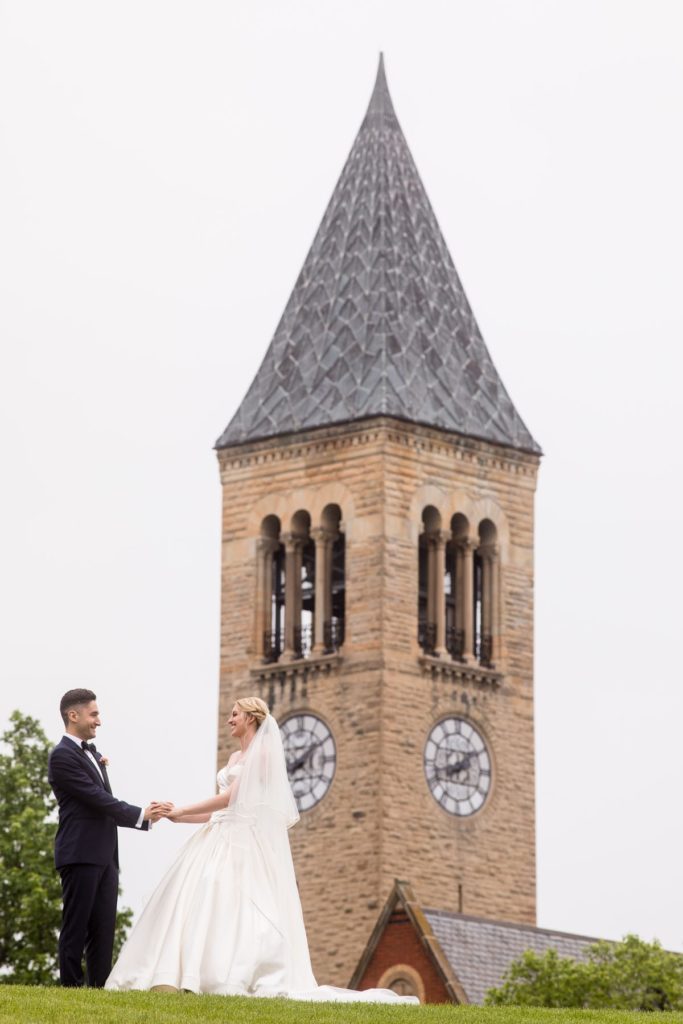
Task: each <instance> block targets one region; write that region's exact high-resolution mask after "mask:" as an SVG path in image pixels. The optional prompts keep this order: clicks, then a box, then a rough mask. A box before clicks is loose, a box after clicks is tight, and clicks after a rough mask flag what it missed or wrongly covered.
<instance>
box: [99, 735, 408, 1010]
mask: <svg viewBox="0 0 683 1024" xmlns="http://www.w3.org/2000/svg"><path fill="white" fill-rule="evenodd" d="M269 720H270V721H269ZM266 723H267V724H268V726H269V728H270V729H271V735H270V741H269V742H271V743H274V744H277V743H279V745H280V752H281V740H280V736H279V729H277V723H276V722H275V720H274V719H273V718H272V716H270V715H269V716H268V718H267V719H266V722H265V723H264V725H262V726H261V727H260V728H259V729H258V730H257V734H256V735H257V737H259V739H261V737H260V736H259V733H261V731H262V730H263V729H264V727H265V725H266ZM273 725H274V726H275V729H276V730H277V739H275V738H274V736H273V734H272V727H273ZM254 744H255V740H252V743H251V744H250V746H249V748H248V749H247V757H248V756H249V754H250V753H251V749H252V746H254ZM278 756H279V755H278ZM262 757H263V752H262V753H261V762H260V764H261V767H260V769H259V770H260V775H261V781H262V780H263V776H264V771H263V768H262V764H263V761H262ZM244 768H245V765H244V764H239V763H238V764H233V765H232V766H230V767H229V766H226V767H225V768H223V769H221V771H220V772H219V773H218V787H219V791H220V792H225V791H226V790H227V789H228V788H229V787H230V785H231V783H233V782H235V780H239V784H241V785H244V782H243V780H242V779H241V778H240V776H241V774H242V772H243V771H244ZM252 769H253V762H252ZM277 769H278V772H279V774H280V775H281V774H282V771H284V773H285V776H284V779H285V785H286V790H287V793H286V794H285V796H284V797H283V798H282V799H286V800H289V799H290V798H291V790H290V789H289V784H288V782H287V780H286V768H285V762H284V754H282V765H281V766H280V764H279V763H278V765H277ZM269 770H270V768H269ZM252 775H254V771H253V770H252ZM243 778H244V779H245V780H246V772H245V775H244V777H243ZM269 778H270V776H269ZM278 782H279V784H280V786H281V787H282V779H281V778H279V777H278ZM247 788H249V787H247ZM282 793H284V789H282ZM292 806H293V807H294V816H292V817H291V819H290V820H292V821H296V819H297V817H298V814H297V812H296V808H295V805H294V804H293V799H292ZM250 810H251V813H245V808H244V806H240V802H239V799H238V801H237V805H236V806H233V805H232V803H231V806H229V807H227V808H226V809H225V810H220V811H216V812H214V814H212V816H211V819H210V820H209V821H208V822H207V823H206V824H205V825H203V826H202V827H201V828H199V829H198V830H197V831H196V832H195V833H194V835H193V836H192V837H191V838H190V839H189V840H188V842H187V843H186V844H185V845H184V846H183V848H182V849H181V851H180V853H179V855H178V857H177V859H176V861H175V862H174V864H173V865H172V866H171V868H170V869H169V870H168V872H167V873H166V875H165V876H164V878H163V879H162V880H161V882H160V883H159V885H158V886H157V888H156V890H155V891H154V893H153V894H152V896H151V898H150V900H149V902H148V904H147V906H146V907H145V909H144V911H143V913H142V915H141V917H140V919H139V921H138V922H137V924H136V925H135V927H134V928H133V931H132V932H131V934H130V937H129V938H128V940H127V941H126V943H125V944H124V946H123V949H122V950H121V955H120V956H119V958H118V960H117V961H116V964H115V965H114V968H113V970H112V972H111V974H110V975H109V978H108V979H107V983H106V988H108V989H150V988H153V987H154V986H157V985H167V986H172V987H173V988H176V989H189V990H190V991H192V992H206V993H215V994H219V995H240V996H286V997H289V998H292V999H304V1000H332V1001H340V1002H341V1001H343V1002H356V1001H371V1002H391V1003H415V1002H417V1001H418V1000H417V999H415V998H414V997H410V996H409V997H402V996H398V995H397V994H396V993H394V992H392V991H390V990H388V989H368V990H366V991H363V992H356V991H353V990H350V989H341V988H334V987H332V986H329V985H322V986H318V984H317V982H316V980H315V978H314V976H313V971H312V969H311V960H310V956H309V952H308V942H307V939H306V931H305V928H304V921H303V915H302V911H301V903H300V900H299V893H298V889H297V885H296V878H295V875H294V865H293V862H292V856H291V852H290V848H289V838H288V836H287V828H286V827H285V826H284V825H281V826H280V827H273V818H274V815H273V812H272V809H271V808H269V807H268V808H266V807H260V806H259V807H258V808H257V809H255V810H254V808H253V807H252V808H250ZM330 928H334V922H333V921H330Z"/></svg>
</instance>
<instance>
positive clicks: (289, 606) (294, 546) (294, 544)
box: [282, 533, 304, 661]
mask: <svg viewBox="0 0 683 1024" xmlns="http://www.w3.org/2000/svg"><path fill="white" fill-rule="evenodd" d="M282 540H283V542H284V545H285V649H284V652H283V654H284V657H285V658H289V660H290V661H292V660H294V659H296V658H298V657H299V654H298V652H297V650H296V643H295V633H296V630H297V629H301V549H302V547H303V543H304V538H303V537H301V536H300V535H299V534H297V533H285V534H284V535H283V536H282Z"/></svg>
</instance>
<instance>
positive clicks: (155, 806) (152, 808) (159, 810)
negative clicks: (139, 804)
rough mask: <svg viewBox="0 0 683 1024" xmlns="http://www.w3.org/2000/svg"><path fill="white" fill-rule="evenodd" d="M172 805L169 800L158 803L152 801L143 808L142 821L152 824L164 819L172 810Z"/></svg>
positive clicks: (157, 801)
mask: <svg viewBox="0 0 683 1024" xmlns="http://www.w3.org/2000/svg"><path fill="white" fill-rule="evenodd" d="M173 806H174V805H173V804H172V803H171V801H170V800H166V801H163V802H160V801H159V800H152V802H151V804H149V806H148V807H146V808H145V813H144V818H143V820H144V821H151V822H152V824H154V822H155V821H158V820H159V818H165V817H166V816H167V815H168V814H170V813H171V811H172V810H173Z"/></svg>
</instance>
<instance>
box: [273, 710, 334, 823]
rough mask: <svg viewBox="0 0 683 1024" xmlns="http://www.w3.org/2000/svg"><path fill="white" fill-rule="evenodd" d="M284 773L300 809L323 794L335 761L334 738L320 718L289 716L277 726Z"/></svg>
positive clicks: (332, 772)
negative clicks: (282, 749) (285, 771)
mask: <svg viewBox="0 0 683 1024" xmlns="http://www.w3.org/2000/svg"><path fill="white" fill-rule="evenodd" d="M280 733H281V734H282V743H283V745H284V748H285V758H286V760H287V774H288V776H289V781H290V784H291V787H292V792H293V794H294V799H295V800H296V804H297V807H298V808H299V810H300V811H309V810H310V809H311V807H315V805H316V804H317V803H318V801H319V800H322V798H323V797H324V796H325V793H327V791H328V789H329V788H330V784H331V782H332V779H333V778H334V770H335V767H336V763H337V748H336V746H335V742H334V737H333V736H332V733H331V732H330V730H329V729H328V728H327V726H326V725H325V723H324V722H323V721H322V719H320V718H318V716H317V715H311V714H309V713H305V714H301V715H292V716H291V717H290V718H286V719H285V720H284V722H282V724H281V725H280Z"/></svg>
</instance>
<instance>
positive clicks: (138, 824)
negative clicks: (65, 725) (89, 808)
mask: <svg viewBox="0 0 683 1024" xmlns="http://www.w3.org/2000/svg"><path fill="white" fill-rule="evenodd" d="M64 738H65V739H67V740H71V742H72V743H75V744H76V746H77V747H78V749H79V750H83V753H84V754H85V756H86V757H89V758H90V760H91V761H92V763H93V764H94V765H95V767H96V768H97V771H98V772H99V775H100V778H101V779H102V782H104V775H103V774H102V769H101V768H100V766H99V764H98V763H97V758H96V757H95V756H94V755H93V753H92V751H90V750H84V748H83V747H82V746H81V741H80V740H79V738H78V736H72V735H71V733H70V732H65V733H64ZM144 820H145V809H144V807H143V808H142V810H141V811H140V817H139V818H138V820H137V821H136V822H135V827H136V828H142V823H143V821H144ZM151 824H152V823H151V822H150V827H151Z"/></svg>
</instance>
